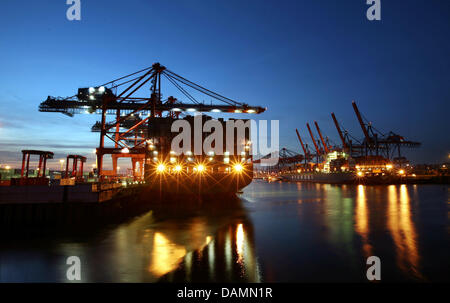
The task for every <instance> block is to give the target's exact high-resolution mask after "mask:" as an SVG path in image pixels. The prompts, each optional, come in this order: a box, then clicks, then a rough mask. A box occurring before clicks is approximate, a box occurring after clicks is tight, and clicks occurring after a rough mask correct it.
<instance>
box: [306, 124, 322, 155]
mask: <svg viewBox="0 0 450 303" xmlns="http://www.w3.org/2000/svg"><path fill="white" fill-rule="evenodd" d="M306 127H307V128H308V131H309V134H310V135H311V139H312V141H313V143H314V148H315V149H316V152H317V154H318V155H320V154H321V153H320V150H319V147H318V146H317V143H316V139H314V135H313V133H312V131H311V128H310V127H309V123H306Z"/></svg>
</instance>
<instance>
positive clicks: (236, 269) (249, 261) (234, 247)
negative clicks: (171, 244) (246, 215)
mask: <svg viewBox="0 0 450 303" xmlns="http://www.w3.org/2000/svg"><path fill="white" fill-rule="evenodd" d="M192 255H193V257H189V258H184V260H183V262H182V263H181V264H180V266H179V267H178V269H177V270H175V271H174V272H171V273H170V274H168V275H166V276H165V277H163V278H162V281H171V282H177V281H187V282H217V281H221V282H231V281H234V282H261V273H260V268H259V264H258V262H257V258H256V256H255V251H254V242H253V227H252V225H251V224H250V222H248V221H242V222H239V223H233V224H231V225H229V226H227V227H225V228H222V229H220V230H219V231H218V232H217V234H216V237H215V239H214V240H212V241H211V242H210V243H209V244H208V245H207V246H206V247H205V248H203V249H198V250H195V251H194V252H192ZM206 268H207V270H206Z"/></svg>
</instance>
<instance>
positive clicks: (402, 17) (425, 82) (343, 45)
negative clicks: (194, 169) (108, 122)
mask: <svg viewBox="0 0 450 303" xmlns="http://www.w3.org/2000/svg"><path fill="white" fill-rule="evenodd" d="M81 3H82V11H81V21H68V20H67V19H66V10H67V8H68V7H69V6H68V5H66V1H65V0H47V1H43V0H40V1H31V0H30V1H16V0H2V1H1V4H0V11H1V18H0V164H11V165H14V166H17V163H18V161H19V160H20V157H21V156H20V150H21V149H24V148H28V149H31V148H34V149H44V150H51V151H54V152H55V153H56V160H55V161H54V165H53V167H58V166H59V165H58V164H57V160H58V159H59V158H63V157H64V155H66V154H68V153H81V154H84V155H88V156H89V158H90V160H89V161H90V162H89V163H88V164H90V163H92V162H93V161H94V160H93V159H94V158H93V156H94V155H93V154H92V150H93V148H95V147H97V145H98V136H99V135H98V133H91V132H90V128H91V126H92V124H93V123H94V122H95V121H96V120H99V118H100V117H99V116H98V115H77V116H75V117H73V118H70V117H67V116H64V115H62V114H57V113H40V112H38V105H39V103H40V102H42V101H43V100H45V99H46V98H47V96H48V95H52V96H72V95H74V94H76V91H77V89H78V88H79V87H87V86H94V85H99V84H102V83H104V82H107V81H109V80H112V79H114V78H117V77H119V76H122V75H125V74H128V73H131V72H134V71H137V70H139V69H141V68H145V67H148V66H150V65H152V64H153V63H154V62H161V64H163V65H165V66H166V67H168V68H169V69H170V70H172V71H174V72H176V73H178V74H180V75H182V76H184V77H186V78H188V79H190V80H192V81H194V82H196V83H198V84H201V85H203V86H205V87H208V88H210V89H211V90H213V91H216V92H218V93H221V94H223V95H225V96H227V97H229V98H232V99H235V100H238V101H242V102H246V103H249V104H252V105H260V106H263V107H267V108H268V110H267V112H266V113H264V114H262V115H259V116H240V117H252V118H258V119H269V120H270V119H278V120H280V147H287V148H289V149H291V150H295V151H298V152H300V145H299V143H298V141H297V138H296V135H295V128H299V130H300V132H301V134H302V135H303V137H305V138H306V139H308V137H307V130H306V126H305V123H306V122H310V123H312V122H313V121H314V120H316V121H318V123H319V125H320V127H321V129H322V130H323V132H324V133H325V134H326V135H327V136H329V137H330V138H331V139H332V140H333V141H334V142H336V143H339V138H338V135H337V132H336V130H335V128H334V124H333V122H332V119H331V117H330V113H331V112H332V111H333V112H335V114H336V116H337V118H338V119H339V120H340V122H341V123H342V124H343V125H344V126H345V128H346V129H347V130H349V131H350V133H351V134H352V135H353V136H354V137H357V138H362V137H363V133H362V131H361V129H360V127H359V124H358V122H357V119H356V117H355V115H354V112H353V109H352V106H351V101H352V100H355V101H356V102H357V104H358V106H359V108H360V110H361V112H362V113H363V114H364V116H365V117H367V119H369V120H370V121H372V122H373V125H374V126H375V127H376V128H377V129H379V130H381V131H382V132H388V131H390V130H392V131H394V132H395V133H398V134H400V135H403V136H404V137H406V138H407V139H410V140H414V141H420V142H422V144H423V145H422V147H421V148H419V149H414V150H410V151H408V152H407V153H406V156H407V157H408V158H410V159H411V160H412V162H413V163H423V162H429V163H437V162H442V161H446V160H447V159H448V154H449V152H450V140H449V139H450V136H449V132H450V127H449V125H450V123H449V120H448V119H449V118H450V117H449V112H450V111H449V110H450V106H449V101H450V85H449V84H450V56H449V55H450V39H449V38H450V1H447V0H433V1H431V0H423V1H406V0H402V1H400V0H381V4H382V12H381V19H382V20H381V21H372V22H370V21H368V20H367V18H366V10H367V8H368V7H369V6H368V5H366V1H365V0H351V1H336V0H302V1H300V0H297V1H274V0H273V1H272V0H271V1H269V0H266V1H262V0H259V1H242V0H239V1H234V0H233V1H231V0H227V1H223V0H214V1H207V0H187V1H165V0H160V1H159V0H152V1H144V0H141V1H138V0H127V1H113V0H109V1H107V0H95V1H94V0H81ZM163 89H164V88H163ZM163 93H164V94H165V96H166V97H167V96H168V95H171V94H172V93H173V94H174V96H176V97H179V99H181V100H184V98H182V95H181V94H179V93H178V94H176V91H175V90H173V89H172V88H167V91H166V92H164V91H163ZM200 100H204V101H205V102H210V99H207V98H204V99H201V98H200ZM307 141H308V140H307ZM309 142H310V140H309ZM124 161H125V162H127V160H124ZM128 161H129V160H128ZM119 165H120V164H119Z"/></svg>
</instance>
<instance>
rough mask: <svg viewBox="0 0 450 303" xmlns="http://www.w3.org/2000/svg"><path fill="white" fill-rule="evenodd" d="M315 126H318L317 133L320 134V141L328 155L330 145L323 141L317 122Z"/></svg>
mask: <svg viewBox="0 0 450 303" xmlns="http://www.w3.org/2000/svg"><path fill="white" fill-rule="evenodd" d="M314 124H315V125H316V128H317V132H318V133H319V137H320V141H321V142H322V144H323V148H324V149H325V152H326V153H327V154H328V153H329V152H330V151H329V149H328V145H327V144H326V142H325V140H324V139H323V136H322V132H321V131H320V128H319V124H317V121H314Z"/></svg>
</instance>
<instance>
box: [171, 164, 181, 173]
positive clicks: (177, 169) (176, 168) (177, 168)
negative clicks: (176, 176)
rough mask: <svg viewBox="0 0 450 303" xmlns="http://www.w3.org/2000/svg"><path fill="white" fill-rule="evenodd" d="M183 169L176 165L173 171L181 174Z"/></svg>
mask: <svg viewBox="0 0 450 303" xmlns="http://www.w3.org/2000/svg"><path fill="white" fill-rule="evenodd" d="M182 169H183V167H182V166H181V165H180V164H178V165H175V167H174V169H173V170H174V171H175V172H177V173H179V172H180V171H181V170H182Z"/></svg>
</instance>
